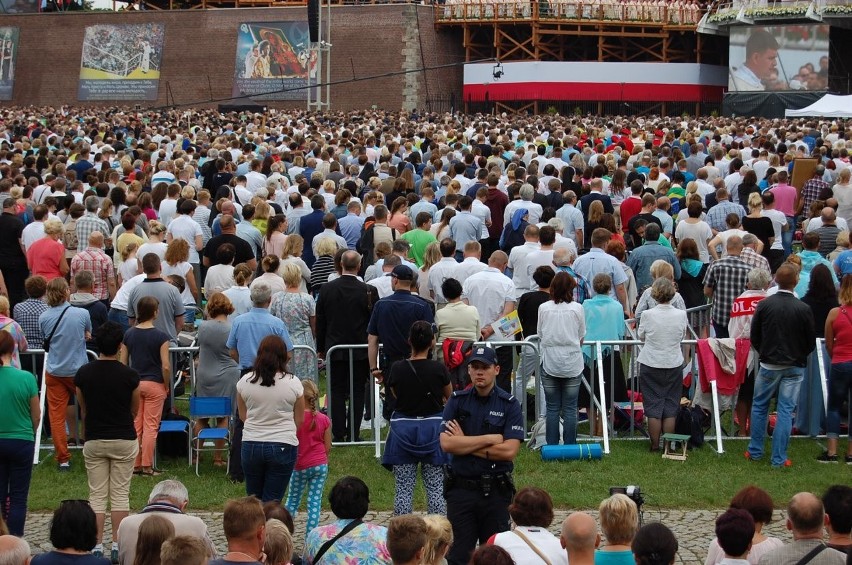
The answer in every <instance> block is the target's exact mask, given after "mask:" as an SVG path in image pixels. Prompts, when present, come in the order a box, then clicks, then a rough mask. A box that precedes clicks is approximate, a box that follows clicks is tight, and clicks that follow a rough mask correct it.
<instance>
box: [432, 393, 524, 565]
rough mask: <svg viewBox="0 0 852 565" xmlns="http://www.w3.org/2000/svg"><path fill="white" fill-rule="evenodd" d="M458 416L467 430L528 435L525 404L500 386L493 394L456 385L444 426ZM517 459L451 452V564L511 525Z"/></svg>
mask: <svg viewBox="0 0 852 565" xmlns="http://www.w3.org/2000/svg"><path fill="white" fill-rule="evenodd" d="M451 420H455V421H456V422H458V424H459V426H461V429H462V430H463V431H464V434H465V435H466V436H477V435H486V434H502V436H503V439H504V440H506V439H517V440H520V441H523V440H524V422H523V415H522V413H521V405H520V404H519V403H518V401H517V400H516V399H515V397H514V396H512V395H510V394H509V393H507V392H506V391H504V390H503V389H501V388H500V387H498V386H496V385H495V386H494V388H492V389H491V393H490V394H489V395H488V396H480V395H479V394H477V392H476V388H474V387H470V388H468V389H466V390H461V391H456V392H454V393H453V395H452V396H451V397H450V399H449V400H448V401H447V405H446V406H445V407H444V417H443V423H442V426H443V427H444V428H446V425H447V423H448V422H450V421H451ZM513 469H514V463H512V462H511V461H492V460H488V459H484V458H482V457H478V456H475V455H450V466H449V467H448V472H447V479H446V482H445V485H444V497H445V498H446V499H447V518H448V519H449V521H450V522H451V523H452V524H453V537H454V541H453V545H452V548H451V549H450V552H449V554H448V555H447V561H448V562H449V563H450V564H451V565H452V564H456V563H458V564H462V563H467V562H468V561H469V560H470V554H471V553H472V551H473V549H474V547H475V546H476V542H477V541H479V543H485V542H486V541H487V540H488V538H490V537H491V536H492V535H494V534H496V533H499V532H505V531H507V530H508V529H509V504H510V503H511V501H512V497H513V496H514V492H515V487H514V484H513V482H512V470H513Z"/></svg>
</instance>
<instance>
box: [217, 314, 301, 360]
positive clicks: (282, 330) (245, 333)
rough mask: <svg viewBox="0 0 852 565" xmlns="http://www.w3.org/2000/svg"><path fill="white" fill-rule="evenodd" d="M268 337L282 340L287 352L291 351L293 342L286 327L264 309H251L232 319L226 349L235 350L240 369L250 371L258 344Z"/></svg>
mask: <svg viewBox="0 0 852 565" xmlns="http://www.w3.org/2000/svg"><path fill="white" fill-rule="evenodd" d="M268 335H277V336H279V337H281V339H283V340H284V344H285V345H286V346H287V351H293V342H291V341H290V333H289V332H288V331H287V326H286V325H284V322H282V321H281V320H280V319H279V318H276V317H275V316H273V315H272V314H270V313H269V310H267V309H266V308H252V309H251V310H249V311H248V312H246V313H245V314H240V315H239V316H237V317H236V318H234V322H233V323H232V324H231V333H229V334H228V341H227V342H226V345H227V346H228V349H236V350H237V353H239V355H240V368H241V369H250V368H251V367H252V366H254V358H255V357H257V348H258V347H259V346H260V342H261V341H263V338H265V337H266V336H268Z"/></svg>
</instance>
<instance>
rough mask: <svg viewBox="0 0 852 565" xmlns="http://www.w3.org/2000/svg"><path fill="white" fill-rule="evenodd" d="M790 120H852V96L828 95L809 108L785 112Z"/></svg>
mask: <svg viewBox="0 0 852 565" xmlns="http://www.w3.org/2000/svg"><path fill="white" fill-rule="evenodd" d="M784 115H785V116H786V117H788V118H798V117H805V116H820V117H823V118H852V96H837V95H835V94H826V95H825V96H823V97H822V98H820V99H819V100H817V101H816V102H814V103H813V104H811V105H810V106H808V107H807V108H802V109H801V110H785V111H784Z"/></svg>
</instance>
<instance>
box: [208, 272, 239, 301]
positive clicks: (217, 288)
mask: <svg viewBox="0 0 852 565" xmlns="http://www.w3.org/2000/svg"><path fill="white" fill-rule="evenodd" d="M232 286H234V266H233V265H213V266H212V267H210V268H208V269H207V276H206V277H205V278H204V295H205V296H206V297H208V298H210V297H211V296H213V295H214V294H215V293H217V292H224V291H226V290H228V289H229V288H231V287H232Z"/></svg>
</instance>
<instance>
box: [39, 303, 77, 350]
mask: <svg viewBox="0 0 852 565" xmlns="http://www.w3.org/2000/svg"><path fill="white" fill-rule="evenodd" d="M69 308H71V306H70V305H69V306H66V307H65V310H63V311H62V313H61V314H60V315H59V319H58V320H56V324H54V326H53V329H52V330H51V331H50V335H49V336H47V337H46V338H44V342H43V344H42V346H41V348H42V349H44V352H45V353H50V340H52V339H53V334H55V333H56V328H58V327H59V322H61V321H62V318H63V317H64V316H65V312H67V311H68V309H69Z"/></svg>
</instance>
